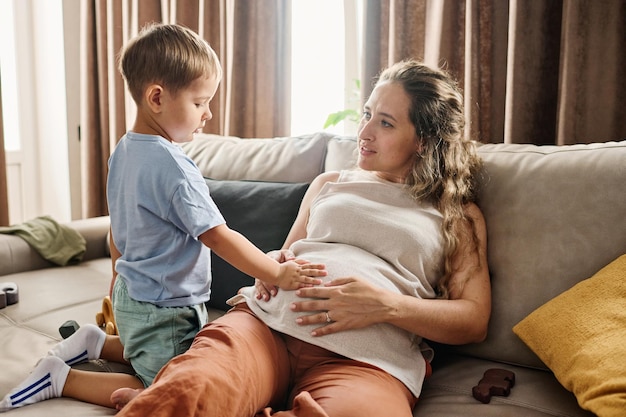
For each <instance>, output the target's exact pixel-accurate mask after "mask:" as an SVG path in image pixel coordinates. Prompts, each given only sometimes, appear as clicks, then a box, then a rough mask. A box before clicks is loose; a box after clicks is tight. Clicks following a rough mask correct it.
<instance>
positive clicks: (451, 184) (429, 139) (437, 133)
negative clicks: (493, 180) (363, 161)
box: [377, 60, 481, 298]
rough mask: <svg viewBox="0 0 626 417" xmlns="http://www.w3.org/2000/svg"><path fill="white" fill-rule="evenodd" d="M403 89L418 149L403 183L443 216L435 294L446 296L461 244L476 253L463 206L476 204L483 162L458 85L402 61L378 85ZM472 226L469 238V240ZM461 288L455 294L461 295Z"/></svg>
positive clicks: (441, 73) (444, 74)
mask: <svg viewBox="0 0 626 417" xmlns="http://www.w3.org/2000/svg"><path fill="white" fill-rule="evenodd" d="M382 82H392V83H398V84H400V85H402V87H403V88H404V90H405V91H406V93H407V94H408V96H409V98H410V100H411V107H410V109H409V117H410V120H411V122H412V123H413V125H414V126H415V131H416V133H417V137H418V138H419V140H421V144H422V145H421V150H420V152H419V154H418V155H417V158H415V162H414V164H413V167H412V169H411V171H410V172H409V175H408V176H407V179H406V185H407V186H408V187H409V192H410V194H411V195H412V196H413V197H414V198H415V199H418V200H427V201H430V202H432V203H433V204H434V205H435V206H436V207H437V208H438V209H439V211H440V212H441V213H442V215H443V222H442V231H443V237H444V259H445V261H444V275H443V278H442V279H441V280H440V283H439V287H438V293H439V296H440V297H442V298H448V297H449V291H450V289H451V288H449V286H450V279H451V276H452V273H453V265H452V258H453V256H454V255H455V254H456V253H457V250H458V247H459V241H460V239H469V242H470V244H471V245H473V249H475V250H478V248H479V246H478V238H477V236H476V231H475V227H474V223H473V221H472V219H471V218H469V217H467V216H466V215H465V211H464V206H465V205H466V204H467V203H470V202H473V201H474V199H475V177H476V173H477V171H478V169H479V168H480V165H481V161H480V158H479V157H478V155H477V153H476V144H475V142H474V141H473V140H470V139H469V138H467V137H466V136H465V132H464V128H465V114H464V107H463V95H462V92H461V90H460V88H459V87H458V85H457V83H456V81H455V80H454V79H453V78H452V77H451V76H450V75H449V74H448V73H447V72H446V71H444V70H442V69H438V68H432V67H430V66H427V65H425V64H423V63H421V62H418V61H415V60H405V61H401V62H398V63H396V64H393V65H392V66H390V67H389V68H387V69H385V70H384V71H383V72H382V73H381V74H380V75H379V77H378V81H377V83H382ZM467 225H470V230H472V236H467V233H466V231H467V230H468V228H467ZM463 284H464V283H459V285H461V287H460V288H458V289H459V291H461V290H462V285H463Z"/></svg>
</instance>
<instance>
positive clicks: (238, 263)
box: [199, 224, 326, 289]
mask: <svg viewBox="0 0 626 417" xmlns="http://www.w3.org/2000/svg"><path fill="white" fill-rule="evenodd" d="M199 239H200V241H201V242H202V243H204V244H205V245H206V246H207V247H209V248H210V249H211V250H212V251H213V252H215V254H216V255H217V256H219V257H220V258H222V259H224V260H225V261H226V262H228V263H229V264H231V265H232V266H234V267H235V268H237V269H239V270H240V271H241V272H243V273H245V274H248V275H250V276H252V277H255V278H258V279H260V280H262V281H265V282H267V283H268V284H273V285H277V286H279V287H280V288H282V289H297V288H300V287H303V286H307V285H319V284H321V282H322V281H321V280H320V279H319V278H316V277H319V276H323V275H325V274H326V272H325V271H324V266H323V265H316V264H306V265H299V264H298V263H296V262H294V261H288V262H285V263H278V262H277V261H275V260H274V259H271V258H270V257H269V256H267V255H265V254H264V253H263V252H262V251H261V250H260V249H259V248H257V247H256V246H254V244H252V242H250V241H249V240H248V239H246V238H245V237H244V236H243V235H242V234H240V233H239V232H236V231H235V230H232V229H230V228H229V227H228V226H227V225H225V224H222V225H220V226H216V227H214V228H212V229H209V230H207V231H206V232H204V233H203V234H201V235H200V237H199Z"/></svg>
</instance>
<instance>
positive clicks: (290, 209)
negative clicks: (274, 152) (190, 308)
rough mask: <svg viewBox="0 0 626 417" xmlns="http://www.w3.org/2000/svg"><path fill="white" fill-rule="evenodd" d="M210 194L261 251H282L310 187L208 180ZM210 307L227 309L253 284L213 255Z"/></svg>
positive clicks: (228, 219)
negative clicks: (228, 301)
mask: <svg viewBox="0 0 626 417" xmlns="http://www.w3.org/2000/svg"><path fill="white" fill-rule="evenodd" d="M206 181H207V184H208V186H209V192H210V193H211V197H213V200H214V201H215V204H217V206H218V207H219V209H220V211H221V212H222V215H223V216H224V219H226V224H227V225H228V226H229V227H230V228H231V229H233V230H236V231H238V232H239V233H241V234H242V235H244V236H245V237H247V238H248V239H249V240H250V241H251V242H252V243H254V244H255V245H256V246H257V247H259V248H260V249H261V250H262V251H264V252H268V251H270V250H273V249H280V248H281V247H282V245H283V243H284V241H285V238H286V237H287V234H288V233H289V230H290V229H291V225H292V224H293V221H294V220H295V218H296V215H297V214H298V209H299V208H300V202H301V201H302V197H303V196H304V193H305V191H306V190H307V188H308V184H307V183H275V182H260V181H216V180H212V179H207V180H206ZM211 270H212V274H213V283H212V285H211V300H210V301H209V302H208V306H209V307H213V308H217V309H227V308H229V307H228V306H227V305H226V300H228V299H229V298H230V297H232V296H233V295H235V294H236V293H237V290H239V288H241V287H244V286H247V285H252V284H253V283H254V280H253V279H252V278H251V277H250V276H248V275H246V274H244V273H243V272H241V271H239V270H237V269H235V268H234V267H233V266H231V265H230V264H229V263H227V262H226V261H224V260H223V259H221V258H220V257H218V256H217V255H215V254H214V253H212V254H211Z"/></svg>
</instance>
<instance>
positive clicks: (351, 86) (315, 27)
mask: <svg viewBox="0 0 626 417" xmlns="http://www.w3.org/2000/svg"><path fill="white" fill-rule="evenodd" d="M291 7H292V26H291V27H292V52H291V53H292V63H291V67H292V75H291V77H292V78H291V79H292V84H291V94H292V95H291V134H292V135H301V134H306V133H314V132H317V131H321V130H324V129H323V128H324V123H325V122H326V118H327V117H328V115H329V114H330V113H334V112H337V111H340V110H344V109H347V108H353V109H355V110H359V109H357V107H358V102H355V80H357V79H358V76H359V75H358V74H359V67H358V63H359V62H360V57H359V56H358V51H359V50H360V49H359V47H358V41H359V39H358V34H359V33H360V31H359V27H360V26H359V19H357V16H359V15H360V13H359V10H360V7H361V0H344V1H337V0H298V1H294V2H293V3H292V6H291ZM327 130H329V131H332V132H334V133H337V134H354V133H355V132H356V124H354V123H350V122H342V123H340V124H338V125H336V126H334V127H330V128H328V129H327Z"/></svg>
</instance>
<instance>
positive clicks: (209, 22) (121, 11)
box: [81, 0, 291, 217]
mask: <svg viewBox="0 0 626 417" xmlns="http://www.w3.org/2000/svg"><path fill="white" fill-rule="evenodd" d="M289 4H290V3H289V0H271V1H270V0H264V1H246V0H179V1H176V0H128V1H105V0H89V1H85V2H82V3H81V7H82V11H81V13H82V16H81V20H82V23H81V42H82V43H81V53H82V57H83V58H82V64H81V65H82V68H81V74H82V76H81V77H82V78H81V94H82V103H81V104H82V105H81V109H82V115H81V127H82V129H81V146H82V163H83V178H84V181H83V193H82V194H83V216H84V217H93V216H99V215H104V214H107V212H108V210H107V205H106V196H105V189H106V174H107V160H108V158H109V155H110V154H111V151H112V150H113V148H114V146H115V144H116V143H117V141H118V140H119V138H120V137H121V136H122V135H123V134H124V133H125V132H126V130H127V128H129V127H130V124H132V121H133V119H134V104H133V103H132V100H130V97H129V95H128V94H126V93H125V88H124V83H123V80H122V77H121V76H120V74H119V72H118V71H117V60H116V59H117V54H118V52H119V50H120V48H121V47H122V46H123V45H124V43H125V42H126V41H127V40H128V39H129V38H131V37H132V36H134V35H136V34H137V32H138V31H139V29H141V27H142V26H143V25H144V24H146V23H148V22H153V21H156V22H165V23H179V24H182V25H185V26H187V27H189V28H191V29H193V30H195V31H197V32H198V33H199V34H200V35H201V36H203V37H204V39H206V40H207V41H208V42H209V43H210V44H211V46H212V47H213V49H215V51H216V52H217V54H218V55H219V57H220V61H221V64H222V68H223V72H224V77H223V79H222V83H221V84H220V87H219V89H218V92H217V94H216V97H215V98H214V101H213V104H212V106H211V110H212V112H213V120H211V121H210V122H209V123H207V124H206V126H205V129H204V131H205V132H207V133H217V134H223V135H234V136H241V137H274V136H284V135H287V134H289V125H290V97H289V85H290V52H289V51H290V41H289V40H290V38H291V36H290V30H291V28H290V19H289V16H290V8H289Z"/></svg>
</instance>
